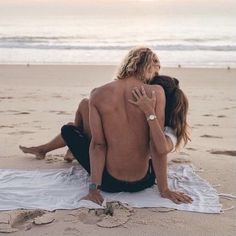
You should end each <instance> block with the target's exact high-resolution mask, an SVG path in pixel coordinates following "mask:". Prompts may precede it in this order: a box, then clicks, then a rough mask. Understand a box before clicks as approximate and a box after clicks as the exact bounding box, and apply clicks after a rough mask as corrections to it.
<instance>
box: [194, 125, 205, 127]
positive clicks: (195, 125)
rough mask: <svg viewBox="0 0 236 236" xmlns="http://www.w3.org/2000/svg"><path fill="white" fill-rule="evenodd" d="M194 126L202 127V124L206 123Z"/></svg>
mask: <svg viewBox="0 0 236 236" xmlns="http://www.w3.org/2000/svg"><path fill="white" fill-rule="evenodd" d="M194 126H197V127H202V126H204V125H203V124H195V125H194Z"/></svg>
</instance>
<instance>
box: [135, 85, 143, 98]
mask: <svg viewBox="0 0 236 236" xmlns="http://www.w3.org/2000/svg"><path fill="white" fill-rule="evenodd" d="M134 91H135V93H136V94H137V95H138V96H139V97H142V93H141V92H140V90H139V89H138V88H137V87H135V88H134Z"/></svg>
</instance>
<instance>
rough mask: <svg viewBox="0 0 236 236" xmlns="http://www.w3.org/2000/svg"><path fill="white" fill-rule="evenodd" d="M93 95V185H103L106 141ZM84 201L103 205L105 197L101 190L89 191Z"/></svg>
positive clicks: (91, 102) (90, 121) (91, 150)
mask: <svg viewBox="0 0 236 236" xmlns="http://www.w3.org/2000/svg"><path fill="white" fill-rule="evenodd" d="M94 100H95V99H94V98H93V95H91V98H90V103H89V124H90V129H91V134H92V140H91V143H90V149H89V156H90V166H91V176H90V178H91V183H92V184H96V185H101V183H102V174H103V170H104V167H105V160H106V152H107V146H106V140H105V137H104V132H103V126H102V121H101V117H100V114H99V112H98V109H97V107H96V105H95V102H94ZM83 199H86V200H91V201H93V202H95V203H98V204H100V205H101V204H102V202H103V197H102V195H101V194H100V191H99V189H89V194H88V195H87V196H86V197H84V198H83Z"/></svg>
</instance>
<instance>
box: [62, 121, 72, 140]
mask: <svg viewBox="0 0 236 236" xmlns="http://www.w3.org/2000/svg"><path fill="white" fill-rule="evenodd" d="M71 123H72V122H71ZM71 123H68V124H66V125H63V126H62V127H61V135H62V137H63V138H64V137H67V136H68V135H70V134H71V132H72V130H73V128H74V125H73V124H74V123H72V124H71Z"/></svg>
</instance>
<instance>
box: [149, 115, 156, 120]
mask: <svg viewBox="0 0 236 236" xmlns="http://www.w3.org/2000/svg"><path fill="white" fill-rule="evenodd" d="M155 119H157V116H156V115H149V116H148V117H147V121H149V120H155Z"/></svg>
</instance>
